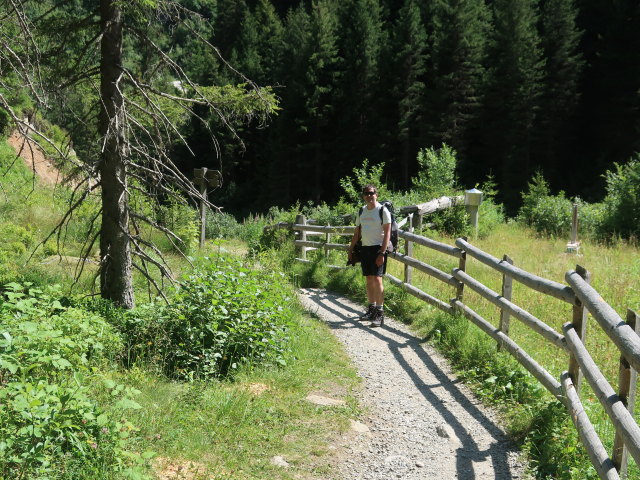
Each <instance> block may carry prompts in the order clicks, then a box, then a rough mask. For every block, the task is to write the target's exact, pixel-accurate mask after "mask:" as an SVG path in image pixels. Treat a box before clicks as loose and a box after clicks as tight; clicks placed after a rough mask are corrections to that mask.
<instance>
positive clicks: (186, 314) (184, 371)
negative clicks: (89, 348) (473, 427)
mask: <svg viewBox="0 0 640 480" xmlns="http://www.w3.org/2000/svg"><path fill="white" fill-rule="evenodd" d="M291 302H292V297H291V294H290V293H289V287H288V286H287V282H286V279H285V277H284V275H283V274H281V273H278V272H274V271H266V270H252V269H249V268H247V267H246V266H244V265H243V264H242V263H241V262H239V261H237V260H231V259H227V258H225V257H222V256H220V257H216V258H215V259H209V261H208V262H207V263H206V264H204V265H201V266H200V267H198V269H197V270H196V271H195V272H194V273H192V274H191V275H189V276H188V277H187V278H186V279H185V280H184V281H183V282H182V284H181V285H180V287H179V288H178V289H177V291H176V292H175V295H174V296H173V298H172V301H171V304H170V305H168V306H159V305H146V306H142V307H139V308H137V309H135V310H133V311H127V312H124V311H122V310H119V309H115V308H112V307H111V308H109V307H106V308H105V306H104V305H102V307H101V308H103V309H105V311H107V315H108V318H110V320H111V321H112V322H113V323H114V325H116V326H117V327H118V328H119V329H120V330H121V331H122V334H123V336H124V337H125V339H126V351H125V354H124V355H123V358H124V359H125V360H126V361H127V362H128V363H134V362H136V361H142V362H146V363H148V364H156V365H158V368H159V369H161V370H162V371H163V372H165V373H166V374H168V375H169V376H172V377H177V378H194V377H202V378H206V377H224V376H232V375H233V374H234V372H236V371H237V370H238V368H239V367H240V366H242V365H247V366H251V365H257V364H262V365H264V364H268V365H281V364H283V363H285V356H286V352H287V342H286V338H287V331H288V329H289V326H290V320H291V315H292V310H291Z"/></svg>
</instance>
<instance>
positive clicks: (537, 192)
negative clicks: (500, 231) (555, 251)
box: [518, 171, 573, 237]
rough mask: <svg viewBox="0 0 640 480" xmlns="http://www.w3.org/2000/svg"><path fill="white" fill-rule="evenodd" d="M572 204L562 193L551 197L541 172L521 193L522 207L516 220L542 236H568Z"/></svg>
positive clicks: (537, 173)
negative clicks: (525, 190)
mask: <svg viewBox="0 0 640 480" xmlns="http://www.w3.org/2000/svg"><path fill="white" fill-rule="evenodd" d="M572 215H573V205H572V202H571V201H570V200H569V199H567V198H566V197H565V195H564V192H560V193H559V194H558V195H551V193H550V190H549V184H548V183H547V181H546V180H545V179H544V177H543V175H542V172H539V171H538V172H536V174H535V175H534V176H533V178H532V179H531V181H530V182H529V184H528V190H527V192H524V193H522V207H521V208H520V210H519V212H518V220H519V221H520V222H522V223H524V224H525V225H528V226H530V227H532V228H533V229H534V230H535V231H536V232H538V233H540V234H542V235H550V236H556V237H558V236H565V237H566V236H568V235H569V233H570V232H571V220H572Z"/></svg>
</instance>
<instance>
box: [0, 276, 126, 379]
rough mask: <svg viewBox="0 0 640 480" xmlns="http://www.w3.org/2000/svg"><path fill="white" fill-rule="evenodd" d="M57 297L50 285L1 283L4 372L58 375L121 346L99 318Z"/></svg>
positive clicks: (104, 357)
mask: <svg viewBox="0 0 640 480" xmlns="http://www.w3.org/2000/svg"><path fill="white" fill-rule="evenodd" d="M59 297H60V293H59V289H58V288H55V287H54V288H49V289H40V288H36V287H33V286H32V285H28V284H25V285H20V284H17V283H10V284H7V285H5V286H4V299H3V300H2V301H1V302H0V328H1V330H2V332H1V333H2V335H4V340H5V343H4V344H3V347H2V350H0V362H1V363H0V365H4V368H5V369H6V370H5V374H6V373H7V372H11V374H12V376H17V377H21V378H24V377H27V376H33V375H35V374H38V375H40V376H42V377H45V378H58V377H59V376H60V375H61V373H66V372H69V371H78V370H86V369H88V368H89V366H90V365H91V364H93V365H97V364H99V363H100V362H104V361H105V360H107V359H108V356H109V355H112V354H113V352H119V351H121V350H122V341H121V339H120V337H119V335H118V334H117V333H116V332H115V331H114V329H113V327H111V325H109V324H108V323H107V322H106V321H105V319H104V318H102V317H100V316H98V315H95V314H91V313H89V312H87V311H85V310H82V309H79V308H73V307H68V306H63V305H62V304H61V303H60V301H59V300H58V298H59Z"/></svg>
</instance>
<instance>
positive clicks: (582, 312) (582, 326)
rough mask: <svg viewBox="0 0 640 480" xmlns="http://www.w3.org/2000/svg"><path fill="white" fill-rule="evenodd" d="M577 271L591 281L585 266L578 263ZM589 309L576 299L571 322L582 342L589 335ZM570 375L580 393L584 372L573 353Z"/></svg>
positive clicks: (588, 281) (570, 358)
mask: <svg viewBox="0 0 640 480" xmlns="http://www.w3.org/2000/svg"><path fill="white" fill-rule="evenodd" d="M576 273H577V274H578V275H580V276H581V277H582V278H583V279H584V281H585V282H587V283H591V273H589V271H588V270H587V269H585V268H584V267H581V266H580V265H576ZM588 314H589V311H588V310H587V309H586V307H584V306H583V305H582V303H581V302H580V301H579V300H578V299H576V304H575V305H574V306H573V319H572V320H571V323H573V326H574V328H575V330H576V333H577V334H578V337H580V340H581V341H582V343H584V342H585V340H586V337H587V315H588ZM568 372H569V375H570V376H571V381H572V382H573V385H574V387H575V389H576V392H577V393H578V394H580V385H581V383H582V372H581V370H580V365H579V364H578V361H577V360H576V358H575V356H574V355H573V354H571V355H570V356H569V370H568Z"/></svg>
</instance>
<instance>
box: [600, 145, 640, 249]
mask: <svg viewBox="0 0 640 480" xmlns="http://www.w3.org/2000/svg"><path fill="white" fill-rule="evenodd" d="M605 179H606V181H607V196H606V197H605V199H604V202H603V203H604V212H605V213H604V219H603V225H602V233H603V236H608V237H613V236H620V237H623V238H631V237H634V238H636V239H637V238H640V155H636V157H635V158H632V159H631V160H629V162H628V163H626V164H624V165H619V164H617V163H616V164H615V170H613V171H612V170H609V171H607V172H606V173H605Z"/></svg>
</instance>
